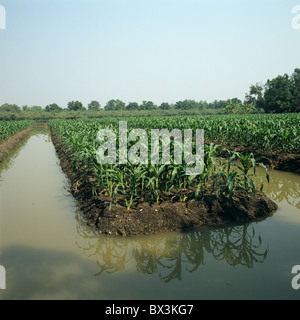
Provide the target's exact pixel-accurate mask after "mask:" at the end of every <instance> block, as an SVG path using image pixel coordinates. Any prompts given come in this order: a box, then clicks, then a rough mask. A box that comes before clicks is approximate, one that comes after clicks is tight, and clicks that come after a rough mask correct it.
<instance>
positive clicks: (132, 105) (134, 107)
mask: <svg viewBox="0 0 300 320" xmlns="http://www.w3.org/2000/svg"><path fill="white" fill-rule="evenodd" d="M138 109H139V105H138V103H137V102H129V103H128V104H127V106H126V110H138Z"/></svg>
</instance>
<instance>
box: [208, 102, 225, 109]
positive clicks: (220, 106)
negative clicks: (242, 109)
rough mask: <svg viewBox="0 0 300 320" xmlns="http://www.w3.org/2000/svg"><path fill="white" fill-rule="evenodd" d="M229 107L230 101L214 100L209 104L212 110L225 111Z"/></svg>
mask: <svg viewBox="0 0 300 320" xmlns="http://www.w3.org/2000/svg"><path fill="white" fill-rule="evenodd" d="M227 105H228V100H214V101H213V102H210V103H208V106H207V107H208V108H211V109H223V108H225V107H226V106H227Z"/></svg>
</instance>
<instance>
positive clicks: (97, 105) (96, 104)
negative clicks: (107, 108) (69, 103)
mask: <svg viewBox="0 0 300 320" xmlns="http://www.w3.org/2000/svg"><path fill="white" fill-rule="evenodd" d="M100 108H101V106H100V103H99V102H98V101H95V100H92V101H91V102H90V103H89V104H88V110H94V111H99V110H100Z"/></svg>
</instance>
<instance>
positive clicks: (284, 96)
mask: <svg viewBox="0 0 300 320" xmlns="http://www.w3.org/2000/svg"><path fill="white" fill-rule="evenodd" d="M292 88H293V82H292V80H291V79H290V77H289V76H288V75H287V74H284V75H283V76H280V75H279V76H277V77H276V78H274V79H272V80H268V81H267V83H266V85H265V94H264V100H265V101H264V102H265V103H264V109H265V111H266V112H275V113H282V112H291V110H292V100H293V99H292V98H293V96H292Z"/></svg>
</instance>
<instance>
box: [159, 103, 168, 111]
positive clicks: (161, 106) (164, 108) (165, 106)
mask: <svg viewBox="0 0 300 320" xmlns="http://www.w3.org/2000/svg"><path fill="white" fill-rule="evenodd" d="M159 109H161V110H169V109H171V106H170V104H169V103H168V102H163V103H162V104H161V105H160V106H159Z"/></svg>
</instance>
